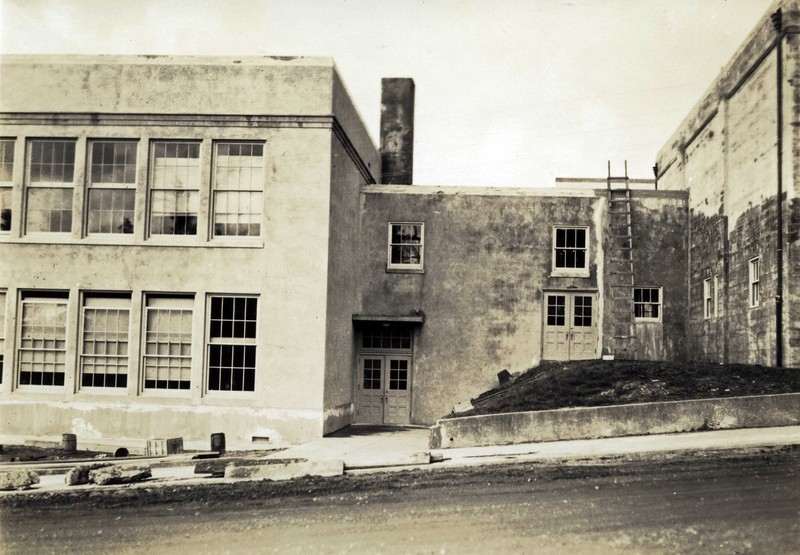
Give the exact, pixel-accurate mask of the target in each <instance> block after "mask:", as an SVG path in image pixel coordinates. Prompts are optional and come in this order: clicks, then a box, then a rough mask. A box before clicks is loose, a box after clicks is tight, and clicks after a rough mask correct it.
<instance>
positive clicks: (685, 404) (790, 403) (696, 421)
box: [430, 393, 800, 449]
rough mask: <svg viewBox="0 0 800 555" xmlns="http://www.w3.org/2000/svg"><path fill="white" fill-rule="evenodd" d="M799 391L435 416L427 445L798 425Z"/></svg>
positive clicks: (469, 445)
mask: <svg viewBox="0 0 800 555" xmlns="http://www.w3.org/2000/svg"><path fill="white" fill-rule="evenodd" d="M799 423H800V394H797V393H787V394H783V395H764V396H757V397H732V398H728V399H700V400H696V401H671V402H664V403H641V404H635V405H614V406H609V407H581V408H575V409H559V410H546V411H534V412H511V413H506V414H493V415H485V416H468V417H463V418H450V419H444V420H439V421H437V422H436V425H435V426H434V427H432V428H431V436H430V448H431V449H442V448H448V447H450V448H457V447H479V446H482V445H503V444H511V443H532V442H543V441H558V440H568V439H594V438H601V437H620V436H633V435H646V434H670V433H679V432H689V431H696V430H722V429H734V428H759V427H768V426H796V425H797V424H799Z"/></svg>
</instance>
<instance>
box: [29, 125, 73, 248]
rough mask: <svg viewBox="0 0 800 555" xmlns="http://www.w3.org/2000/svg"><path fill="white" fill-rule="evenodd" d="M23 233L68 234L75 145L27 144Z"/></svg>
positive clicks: (65, 142)
mask: <svg viewBox="0 0 800 555" xmlns="http://www.w3.org/2000/svg"><path fill="white" fill-rule="evenodd" d="M28 146H29V155H28V179H27V185H28V187H27V199H26V213H25V231H26V233H32V232H40V231H45V232H69V231H72V191H73V179H74V176H75V141H71V140H40V139H35V140H32V141H30V143H29V145H28Z"/></svg>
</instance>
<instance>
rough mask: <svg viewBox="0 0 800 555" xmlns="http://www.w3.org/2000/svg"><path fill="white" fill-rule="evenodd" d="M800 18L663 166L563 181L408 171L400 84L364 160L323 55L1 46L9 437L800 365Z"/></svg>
mask: <svg viewBox="0 0 800 555" xmlns="http://www.w3.org/2000/svg"><path fill="white" fill-rule="evenodd" d="M778 8H781V11H782V17H781V18H780V21H778V22H777V24H775V23H774V22H773V19H774V18H771V17H770V16H771V14H772V13H774V12H775V11H776V10H777V9H778ZM798 22H800V10H798V2H797V0H786V1H784V2H778V3H776V5H775V9H774V10H771V11H770V13H768V14H766V15H765V17H764V18H763V19H762V21H760V22H759V23H758V25H757V27H756V29H755V30H754V31H753V34H752V35H751V36H750V37H749V38H748V39H747V41H746V42H745V45H744V46H743V47H742V49H741V50H740V51H739V52H738V53H737V55H736V56H735V57H734V59H733V60H732V61H731V63H730V64H729V65H728V66H727V67H726V68H725V69H723V72H722V73H721V75H720V77H719V78H718V79H717V80H716V81H715V83H714V85H712V87H711V88H710V89H709V93H708V94H707V95H706V97H704V99H703V100H701V102H700V103H699V104H698V107H697V108H695V110H693V112H692V113H691V114H690V115H689V116H688V117H687V120H686V121H685V122H684V124H683V125H682V126H681V128H680V129H679V130H678V131H676V132H675V134H674V135H673V137H672V138H671V139H670V141H669V142H668V143H667V145H666V146H665V147H664V149H662V151H661V152H660V153H659V155H658V162H657V167H656V180H653V181H647V180H631V179H628V178H627V175H624V174H625V173H626V172H619V173H618V174H616V175H612V174H611V173H610V172H609V176H608V177H607V178H602V179H561V180H559V181H558V182H557V187H556V188H551V189H541V188H538V189H537V188H528V187H526V188H519V189H511V188H508V189H506V188H504V189H491V188H467V187H457V186H442V187H423V186H417V185H412V184H403V181H405V182H408V183H410V182H411V181H412V180H411V166H412V160H413V159H412V153H413V148H412V147H413V92H414V87H413V82H411V81H410V80H408V79H390V80H385V81H384V96H383V106H382V120H381V128H382V130H381V135H382V136H381V137H380V148H377V147H376V146H375V144H374V143H373V141H372V139H371V138H370V137H369V136H368V134H367V132H366V130H365V127H364V124H363V123H362V121H361V120H360V118H359V116H358V114H357V112H356V110H355V109H354V107H353V106H352V103H351V102H350V100H349V97H348V95H347V93H346V91H345V88H344V86H343V85H342V82H341V80H340V78H339V76H338V74H337V71H336V69H335V67H334V65H333V63H332V61H331V60H328V59H321V58H275V57H257V58H256V57H253V58H175V57H147V56H143V57H72V56H67V57H56V56H43V57H37V56H8V57H4V58H2V67H1V69H0V71H2V80H0V99H2V106H1V108H2V110H0V112H1V113H0V215H2V220H0V261H2V263H1V264H0V317H2V318H3V320H2V323H1V324H0V334H2V335H0V356H2V357H3V368H2V373H0V375H1V376H2V382H1V383H0V418H2V424H3V433H4V434H7V435H14V436H39V437H41V436H55V437H57V436H60V434H62V433H75V434H76V435H78V438H79V441H82V442H84V443H86V442H95V443H103V442H109V441H120V442H121V441H123V440H124V441H143V440H145V439H147V438H153V437H173V436H180V437H183V438H185V439H186V441H187V442H190V443H191V442H193V441H195V442H201V441H202V442H205V441H207V438H208V436H209V434H212V433H217V432H224V433H225V434H226V435H227V437H228V441H229V442H230V443H232V444H237V445H246V444H253V443H258V442H265V441H269V442H271V443H291V442H299V441H304V440H307V439H311V438H316V437H320V436H321V435H324V434H327V433H329V432H332V431H334V430H336V429H339V428H341V427H344V426H346V425H348V424H352V423H364V424H400V425H408V424H417V425H427V424H431V423H432V422H434V421H435V420H436V419H437V418H440V417H442V416H444V415H446V414H447V413H449V412H450V410H451V409H452V408H453V407H454V406H455V405H456V404H458V403H459V402H462V401H467V400H469V399H470V398H472V397H475V396H476V395H477V394H479V393H480V392H482V391H484V390H486V389H488V388H490V387H493V386H494V385H496V383H497V374H498V372H500V371H501V370H508V371H510V372H512V373H514V372H522V371H524V370H526V369H527V368H530V367H531V366H534V365H536V364H538V363H539V362H540V361H541V360H547V359H549V360H570V359H587V358H601V357H608V358H612V357H613V358H627V359H646V360H647V359H649V360H682V359H687V358H688V359H697V358H702V359H709V360H718V361H720V362H723V361H727V362H755V363H763V364H775V363H776V362H780V363H782V364H784V365H787V366H790V365H798V364H800V358H798V357H800V328H798V326H797V322H798V321H800V312H798V311H799V310H800V300H799V299H800V291H798V289H797V288H798V287H800V279H798V277H800V266H798V264H797V261H798V260H800V254H798V253H797V252H796V250H797V248H798V247H797V245H798V244H800V242H798V240H797V239H798V236H800V231H799V230H800V227H799V226H800V224H798V222H800V204H798V202H797V194H796V186H795V182H796V176H797V175H798V174H799V173H800V166H799V164H800V162H799V161H798V160H799V158H800V156H799V154H798V153H800V126H798V119H799V118H798V114H800V100H798V98H800V95H798V93H797V91H798V88H797V87H798V85H797V83H800V73H798V71H800V70H799V69H798V58H800V56H798V48H799V47H798V35H797V32H798ZM779 45H780V46H779ZM779 91H780V93H779ZM779 94H780V96H779ZM779 137H780V138H779ZM778 168H780V172H779V171H778ZM524 185H527V186H536V185H546V184H536V183H531V184H524ZM779 186H780V190H781V194H780V195H779V194H778V187H779ZM779 199H781V200H780V202H779V201H778V200H779ZM778 207H780V213H781V216H782V217H781V218H778V217H777V215H776V212H777V211H778ZM778 229H780V230H781V232H780V233H778V231H777V230H778ZM779 259H782V260H783V265H782V267H780V266H779V264H778V262H777V261H778V260H779ZM778 275H781V276H782V279H781V280H779V279H778V277H777V276H778ZM776 298H779V299H781V300H782V301H783V302H782V303H779V302H776V301H775V299H776ZM778 322H780V325H779V324H778Z"/></svg>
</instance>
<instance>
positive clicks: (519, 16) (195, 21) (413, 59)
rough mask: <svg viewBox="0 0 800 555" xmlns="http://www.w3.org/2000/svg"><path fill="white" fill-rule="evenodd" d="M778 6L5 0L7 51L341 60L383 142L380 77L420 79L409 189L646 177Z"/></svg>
mask: <svg viewBox="0 0 800 555" xmlns="http://www.w3.org/2000/svg"><path fill="white" fill-rule="evenodd" d="M770 4H771V1H770V0H527V1H523V0H504V1H503V0H499V1H498V0H495V1H489V0H483V1H478V0H425V1H423V0H331V1H323V0H286V1H281V0H276V1H272V0H209V1H202V0H114V1H107V0H0V52H2V53H4V54H39V53H47V54H50V53H71V54H183V55H264V54H269V55H309V56H331V57H333V58H334V60H335V61H336V65H337V67H338V69H339V72H340V73H341V75H342V77H343V79H344V82H345V84H346V86H347V88H348V90H349V91H350V94H351V96H352V97H353V99H354V102H355V104H356V106H357V107H358V109H359V111H360V113H361V115H362V117H363V118H364V121H365V123H366V125H367V128H368V129H369V131H370V133H371V134H372V136H373V139H374V140H375V141H377V139H378V124H379V118H380V111H379V107H380V79H381V77H411V78H413V79H414V81H415V82H416V95H417V96H416V127H415V152H414V182H415V183H418V184H431V185H442V184H445V185H483V186H525V187H529V186H551V185H553V183H554V180H555V177H557V176H558V177H605V175H606V163H607V160H611V161H612V168H613V169H615V170H619V171H615V172H614V173H620V172H621V171H622V165H623V161H624V160H626V159H627V160H628V167H629V175H631V177H639V178H650V177H652V170H651V167H652V165H653V163H654V161H655V155H656V153H657V151H658V149H659V148H660V147H661V146H662V145H663V144H664V143H665V142H666V141H667V139H668V138H669V136H670V135H671V134H672V132H673V131H674V130H675V128H676V127H677V126H678V124H679V123H680V122H681V121H682V119H683V118H684V116H686V115H687V113H688V111H689V110H690V109H691V108H692V106H693V105H694V104H695V103H696V102H697V101H698V100H699V99H700V96H701V95H702V93H703V92H704V91H705V90H706V88H707V87H708V86H709V85H710V84H711V82H712V81H713V80H714V78H715V77H716V76H717V74H718V73H719V70H720V69H721V67H722V66H723V65H725V64H726V63H727V61H728V60H729V59H730V57H731V55H732V54H733V53H734V51H735V50H736V49H737V48H738V47H739V45H740V44H741V42H742V41H743V40H744V39H745V37H746V36H747V34H748V33H749V32H750V30H751V29H752V28H753V27H754V26H755V24H756V22H757V21H758V19H759V17H761V15H763V14H764V13H765V12H766V11H767V9H768V8H769V6H770ZM1 102H2V99H0V103H1Z"/></svg>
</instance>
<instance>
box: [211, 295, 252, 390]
mask: <svg viewBox="0 0 800 555" xmlns="http://www.w3.org/2000/svg"><path fill="white" fill-rule="evenodd" d="M209 300H210V302H209V319H208V329H209V332H208V389H209V391H254V390H255V378H256V323H257V319H258V318H257V317H258V299H257V298H255V297H246V296H228V295H212V296H211V297H210V299H209Z"/></svg>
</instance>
